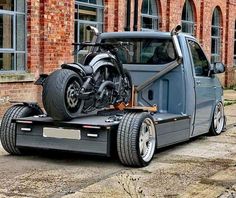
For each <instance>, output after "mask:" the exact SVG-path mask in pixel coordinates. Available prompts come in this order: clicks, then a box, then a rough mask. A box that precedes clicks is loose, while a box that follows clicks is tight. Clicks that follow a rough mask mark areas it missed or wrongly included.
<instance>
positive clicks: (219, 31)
mask: <svg viewBox="0 0 236 198" xmlns="http://www.w3.org/2000/svg"><path fill="white" fill-rule="evenodd" d="M127 16H128V17H127ZM136 22H137V23H136ZM87 24H91V25H95V26H97V27H98V28H99V29H100V31H103V32H107V31H124V30H130V31H133V30H136V29H137V30H142V31H153V30H159V31H169V30H170V29H172V28H173V27H174V26H175V25H176V24H182V26H183V31H185V32H187V33H190V34H192V35H194V36H196V37H197V38H198V39H199V41H200V43H201V44H202V46H203V48H204V49H205V51H206V52H207V55H208V57H209V59H211V61H212V62H214V61H222V62H224V63H225V65H226V68H227V69H226V73H225V75H224V76H222V82H223V83H224V84H225V85H226V86H231V85H233V84H235V83H236V80H235V69H234V65H236V0H215V1H211V0H104V1H103V0H61V1H57V0H0V115H2V113H3V111H5V109H6V108H7V107H8V106H9V105H10V103H9V101H10V100H25V101H32V100H34V101H40V99H41V88H40V87H38V86H35V85H33V82H34V80H35V79H36V78H37V77H38V76H39V74H40V73H49V72H51V71H53V70H55V69H56V68H58V67H59V66H60V65H61V64H62V63H64V62H73V61H74V57H73V55H72V52H73V46H72V45H71V43H73V42H79V41H81V40H89V39H90V37H91V35H90V34H89V33H88V32H86V31H85V26H86V25H87Z"/></svg>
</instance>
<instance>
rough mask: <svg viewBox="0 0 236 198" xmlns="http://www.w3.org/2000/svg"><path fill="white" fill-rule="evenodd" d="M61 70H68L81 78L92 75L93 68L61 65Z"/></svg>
mask: <svg viewBox="0 0 236 198" xmlns="http://www.w3.org/2000/svg"><path fill="white" fill-rule="evenodd" d="M61 68H62V69H70V70H72V71H74V72H76V73H78V74H80V75H81V76H82V77H84V76H89V75H91V74H92V73H93V68H92V67H91V66H89V65H88V66H84V65H82V64H79V63H69V64H62V65H61Z"/></svg>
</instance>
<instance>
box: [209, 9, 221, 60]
mask: <svg viewBox="0 0 236 198" xmlns="http://www.w3.org/2000/svg"><path fill="white" fill-rule="evenodd" d="M216 13H217V14H218V15H216ZM214 17H218V18H219V21H218V22H219V23H218V24H214V23H213V22H214V21H215V18H214ZM221 20H222V15H221V11H220V8H218V7H216V8H214V11H213V14H212V22H211V63H214V62H219V61H221V40H222V38H221V36H222V35H221V34H222V33H221ZM213 28H214V29H216V30H217V31H218V35H213V31H212V30H213ZM213 41H215V42H216V45H215V47H214V50H212V49H213V48H212V47H213ZM213 51H214V52H215V53H213Z"/></svg>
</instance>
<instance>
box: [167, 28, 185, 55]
mask: <svg viewBox="0 0 236 198" xmlns="http://www.w3.org/2000/svg"><path fill="white" fill-rule="evenodd" d="M181 29H182V27H181V25H177V26H176V27H175V28H173V29H172V30H171V33H170V34H171V37H172V40H173V43H174V47H175V50H176V52H177V55H178V58H179V59H180V60H181V59H182V58H183V54H182V51H181V48H180V45H179V40H178V34H179V33H180V31H181Z"/></svg>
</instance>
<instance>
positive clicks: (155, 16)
mask: <svg viewBox="0 0 236 198" xmlns="http://www.w3.org/2000/svg"><path fill="white" fill-rule="evenodd" d="M147 1H148V14H146V13H142V8H143V5H144V3H143V2H144V0H143V2H142V8H141V31H156V30H159V25H160V16H159V5H158V3H157V1H155V0H147ZM150 1H153V2H155V5H156V13H157V14H156V15H153V14H150V9H149V2H150ZM143 18H148V19H151V20H152V29H150V28H144V27H143ZM155 21H156V22H157V23H156V28H155Z"/></svg>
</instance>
